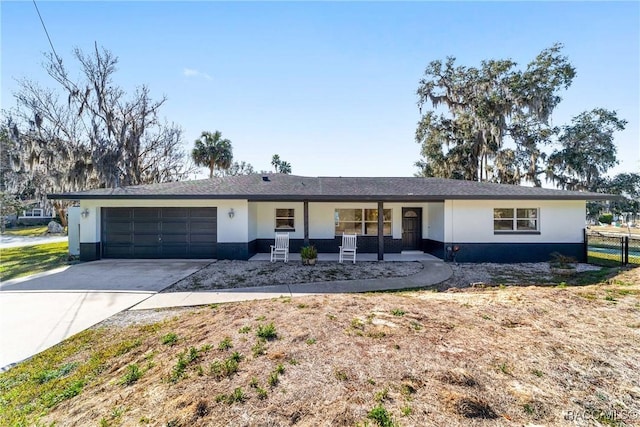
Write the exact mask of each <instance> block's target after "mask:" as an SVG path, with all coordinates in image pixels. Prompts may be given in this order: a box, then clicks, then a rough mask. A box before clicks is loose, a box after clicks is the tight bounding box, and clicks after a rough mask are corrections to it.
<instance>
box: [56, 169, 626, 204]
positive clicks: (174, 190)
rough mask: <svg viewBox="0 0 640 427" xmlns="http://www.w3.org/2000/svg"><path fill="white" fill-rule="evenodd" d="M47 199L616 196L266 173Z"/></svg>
mask: <svg viewBox="0 0 640 427" xmlns="http://www.w3.org/2000/svg"><path fill="white" fill-rule="evenodd" d="M49 198H50V199H72V200H80V199H248V200H256V201H257V200H282V201H291V200H316V201H321V200H324V201H338V200H350V201H436V200H444V199H556V200H597V199H614V198H617V196H614V195H607V194H599V193H587V192H577V191H563V190H554V189H548V188H535V187H523V186H519V185H505V184H493V183H486V182H475V181H459V180H452V179H443V178H415V177H396V178H393V177H389V178H384V177H368V178H365V177H359V178H353V177H305V176H297V175H282V174H267V175H260V174H254V175H240V176H227V177H222V178H212V179H201V180H194V181H181V182H166V183H162V184H149V185H136V186H130V187H121V188H101V189H95V190H88V191H81V192H76V193H63V194H51V195H49Z"/></svg>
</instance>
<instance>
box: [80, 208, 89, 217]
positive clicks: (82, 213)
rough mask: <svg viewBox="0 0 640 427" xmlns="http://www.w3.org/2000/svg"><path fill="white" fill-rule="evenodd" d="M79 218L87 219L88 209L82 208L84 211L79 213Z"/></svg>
mask: <svg viewBox="0 0 640 427" xmlns="http://www.w3.org/2000/svg"><path fill="white" fill-rule="evenodd" d="M80 216H82V218H87V217H88V216H89V209H87V208H84V210H83V211H82V212H81V213H80Z"/></svg>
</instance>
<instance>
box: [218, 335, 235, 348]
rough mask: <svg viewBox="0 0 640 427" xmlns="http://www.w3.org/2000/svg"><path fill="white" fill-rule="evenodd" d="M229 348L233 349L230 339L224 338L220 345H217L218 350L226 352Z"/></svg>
mask: <svg viewBox="0 0 640 427" xmlns="http://www.w3.org/2000/svg"><path fill="white" fill-rule="evenodd" d="M231 347H233V344H231V337H224V339H223V340H222V341H220V344H218V350H228V349H230V348H231Z"/></svg>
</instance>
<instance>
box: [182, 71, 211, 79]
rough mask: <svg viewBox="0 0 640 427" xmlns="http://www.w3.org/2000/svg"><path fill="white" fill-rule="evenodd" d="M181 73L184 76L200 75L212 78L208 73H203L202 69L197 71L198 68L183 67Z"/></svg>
mask: <svg viewBox="0 0 640 427" xmlns="http://www.w3.org/2000/svg"><path fill="white" fill-rule="evenodd" d="M182 74H183V75H184V76H185V77H202V78H205V79H207V80H213V78H212V77H211V76H210V75H209V74H207V73H203V72H202V71H198V70H195V69H193V68H185V69H183V70H182Z"/></svg>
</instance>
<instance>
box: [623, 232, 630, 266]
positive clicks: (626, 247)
mask: <svg viewBox="0 0 640 427" xmlns="http://www.w3.org/2000/svg"><path fill="white" fill-rule="evenodd" d="M627 264H629V236H624V265H627Z"/></svg>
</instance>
